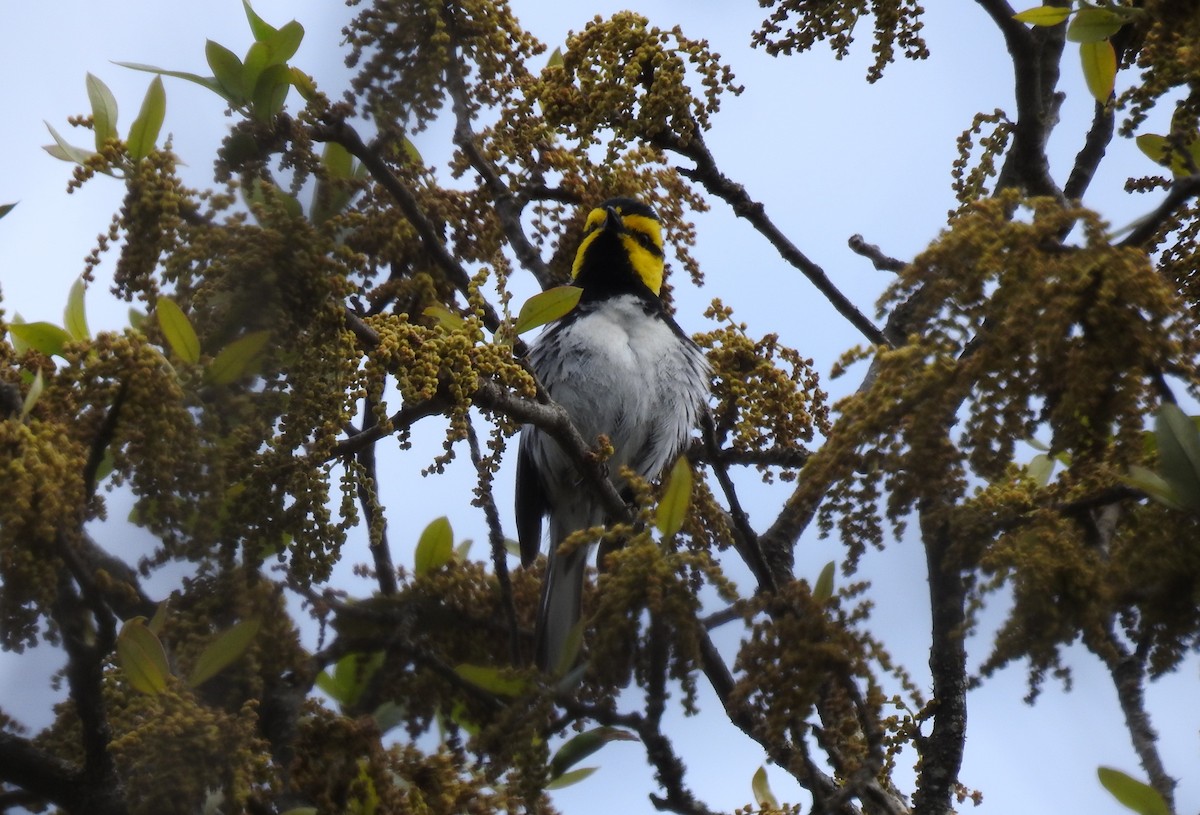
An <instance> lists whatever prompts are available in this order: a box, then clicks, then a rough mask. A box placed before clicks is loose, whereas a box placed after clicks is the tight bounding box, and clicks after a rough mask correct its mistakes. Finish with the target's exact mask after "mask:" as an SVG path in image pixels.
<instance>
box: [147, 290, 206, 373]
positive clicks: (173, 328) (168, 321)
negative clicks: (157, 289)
mask: <svg viewBox="0 0 1200 815" xmlns="http://www.w3.org/2000/svg"><path fill="white" fill-rule="evenodd" d="M154 312H155V313H156V314H157V315H158V327H159V328H161V329H162V333H163V336H164V337H165V338H166V340H167V344H168V345H170V346H171V350H172V351H174V352H175V355H176V356H177V357H179V358H180V359H182V360H183V361H184V362H188V363H191V364H192V365H195V364H196V363H197V362H199V361H200V340H199V338H198V337H197V336H196V330H195V329H194V328H192V323H191V321H190V320H188V318H187V315H186V314H184V313H183V309H181V308H179V306H177V305H176V304H175V301H174V300H170V299H168V298H166V297H160V298H158V305H157V306H155V308H154Z"/></svg>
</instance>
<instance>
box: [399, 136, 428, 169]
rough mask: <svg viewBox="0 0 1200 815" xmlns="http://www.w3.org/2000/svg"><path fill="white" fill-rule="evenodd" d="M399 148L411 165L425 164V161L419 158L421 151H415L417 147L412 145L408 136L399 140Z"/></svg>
mask: <svg viewBox="0 0 1200 815" xmlns="http://www.w3.org/2000/svg"><path fill="white" fill-rule="evenodd" d="M400 148H401V149H402V150H403V151H404V155H405V156H407V157H408V159H409V161H411V162H412V163H413V164H423V163H424V162H425V159H423V158H421V151H420V150H418V149H417V146H416V145H415V144H413V143H412V140H411V139H409V138H408V136H405V137H404V138H402V139H401V140H400Z"/></svg>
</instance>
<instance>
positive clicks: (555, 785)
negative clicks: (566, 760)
mask: <svg viewBox="0 0 1200 815" xmlns="http://www.w3.org/2000/svg"><path fill="white" fill-rule="evenodd" d="M597 769H598V768H597V767H581V768H580V769H578V770H571V771H570V772H566V773H563V774H562V775H560V776H559V777H558V778H554V779H552V780H551V781H550V783H549V784H547V785H546V787H545V788H546V789H548V790H561V789H562V788H564V787H569V786H571V785H572V784H578V783H579V782H580V781H582V780H583V779H585V778H587V777H588V776H589V775H591V774H592V773H594V772H596V770H597Z"/></svg>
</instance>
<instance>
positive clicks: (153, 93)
mask: <svg viewBox="0 0 1200 815" xmlns="http://www.w3.org/2000/svg"><path fill="white" fill-rule="evenodd" d="M166 115H167V92H166V91H165V90H164V89H163V83H162V77H161V76H156V77H154V79H153V80H152V81H151V82H150V87H149V89H148V90H147V91H146V98H145V99H143V100H142V109H141V110H140V111H138V115H137V118H136V119H134V120H133V124H132V125H131V126H130V128H129V136H128V138H126V140H125V143H126V147H127V148H128V150H129V157H130V158H131V159H133V160H134V161H141V160H142V159H144V158H145V157H146V156H148V155H149V154H150V152H151V151H152V150H153V149H154V145H155V143H156V142H157V141H158V134H159V131H161V130H162V124H163V119H165V118H166Z"/></svg>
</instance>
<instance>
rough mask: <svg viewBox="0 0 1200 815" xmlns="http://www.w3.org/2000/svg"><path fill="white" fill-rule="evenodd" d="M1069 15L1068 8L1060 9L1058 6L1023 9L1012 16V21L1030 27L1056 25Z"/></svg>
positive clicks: (1069, 10)
mask: <svg viewBox="0 0 1200 815" xmlns="http://www.w3.org/2000/svg"><path fill="white" fill-rule="evenodd" d="M1070 14H1071V9H1070V8H1062V7H1060V6H1037V7H1036V8H1031V9H1025V11H1022V12H1020V13H1018V14H1014V15H1013V19H1014V20H1016V21H1017V22H1019V23H1029V24H1030V25H1043V26H1050V25H1058V24H1059V23H1061V22H1062V21H1063V20H1065V19H1067V17H1068V16H1069V15H1070Z"/></svg>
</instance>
